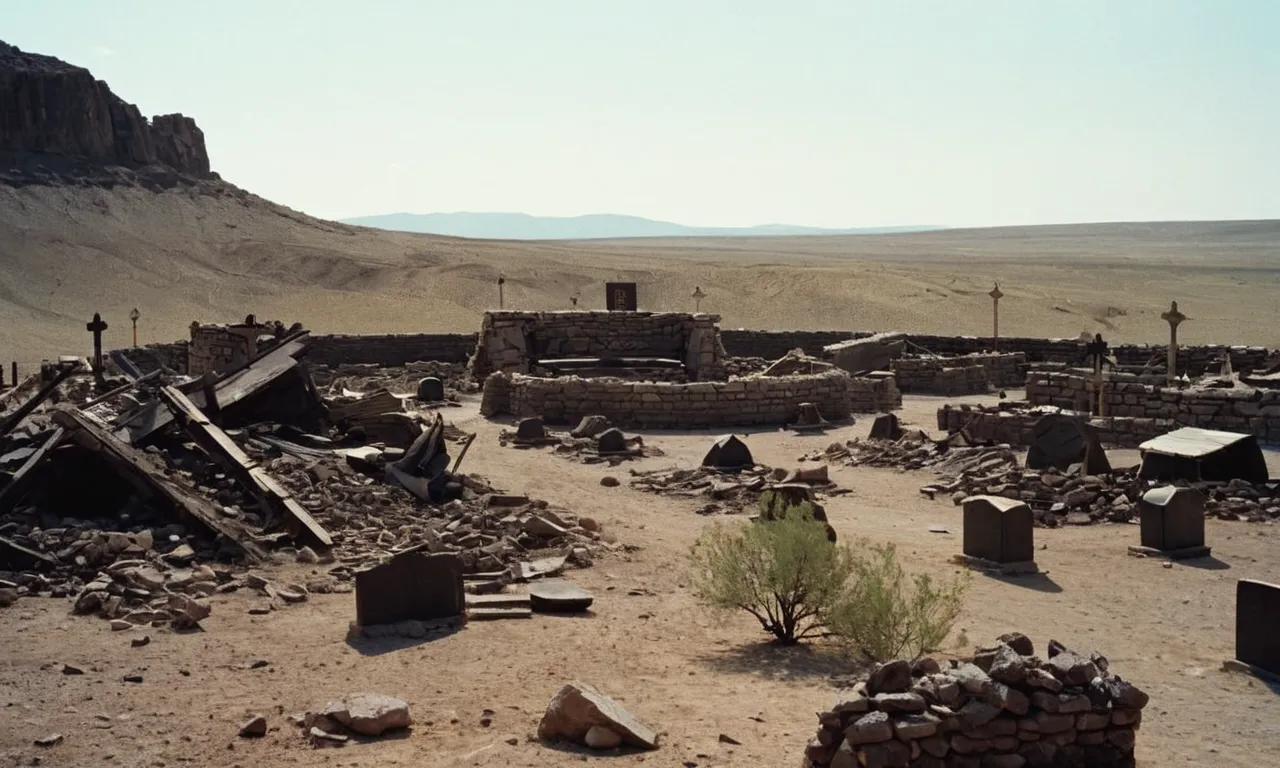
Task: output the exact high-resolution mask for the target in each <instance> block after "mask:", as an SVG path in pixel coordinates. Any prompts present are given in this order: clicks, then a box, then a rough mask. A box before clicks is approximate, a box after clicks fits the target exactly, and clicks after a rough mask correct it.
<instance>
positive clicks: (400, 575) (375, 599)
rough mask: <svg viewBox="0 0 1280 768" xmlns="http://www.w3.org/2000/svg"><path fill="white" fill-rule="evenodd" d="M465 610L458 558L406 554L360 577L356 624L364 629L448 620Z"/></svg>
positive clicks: (357, 582) (365, 571)
mask: <svg viewBox="0 0 1280 768" xmlns="http://www.w3.org/2000/svg"><path fill="white" fill-rule="evenodd" d="M465 610H466V593H465V592H464V591H463V586H462V560H461V559H459V558H458V556H457V555H452V554H438V555H429V554H425V553H422V552H405V553H402V554H399V555H396V556H395V557H393V558H391V560H389V561H388V562H386V563H383V564H382V565H378V566H374V567H373V568H369V569H368V570H364V571H358V572H357V573H356V623H357V624H359V625H360V626H362V627H368V626H373V625H377V624H395V623H397V622H401V621H409V620H417V621H430V620H432V619H445V618H449V617H451V616H458V615H461V614H462V613H463V612H464V611H465Z"/></svg>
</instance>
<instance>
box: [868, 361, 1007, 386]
mask: <svg viewBox="0 0 1280 768" xmlns="http://www.w3.org/2000/svg"><path fill="white" fill-rule="evenodd" d="M954 359H957V358H948V357H904V358H901V359H898V360H894V361H893V362H891V363H890V364H889V370H891V371H893V374H894V377H895V378H896V379H897V382H898V389H900V390H902V391H903V392H904V393H907V394H930V395H971V394H977V393H982V392H990V391H991V382H990V381H989V380H988V379H987V370H986V369H985V368H983V367H982V366H981V365H954V364H952V362H951V361H952V360H954ZM961 359H962V358H961Z"/></svg>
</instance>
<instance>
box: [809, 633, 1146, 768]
mask: <svg viewBox="0 0 1280 768" xmlns="http://www.w3.org/2000/svg"><path fill="white" fill-rule="evenodd" d="M1001 640H1003V641H1005V642H1001V643H1000V644H999V645H997V646H995V647H994V648H991V649H981V650H979V651H978V653H977V654H975V656H974V658H973V660H972V662H966V661H951V662H939V661H937V660H934V659H930V658H925V659H921V660H919V661H916V662H914V663H912V662H907V661H893V662H889V663H888V664H884V665H882V666H880V667H878V668H876V669H874V670H872V672H871V673H870V675H868V676H867V678H866V679H865V680H863V681H861V682H859V683H857V684H855V685H854V686H853V687H852V688H850V689H847V690H845V691H842V692H841V693H840V694H839V695H838V696H837V698H836V702H835V706H833V707H832V708H831V709H830V710H829V711H827V712H822V713H820V714H819V715H818V734H817V737H816V738H815V739H814V740H813V741H811V742H810V743H809V746H808V748H807V749H806V750H805V753H804V760H803V762H802V766H804V767H805V768H837V767H838V768H845V767H846V766H847V767H848V768H854V767H855V766H880V767H882V768H889V766H904V767H905V766H908V765H909V766H912V768H1020V767H1021V766H1062V767H1063V768H1066V767H1067V766H1081V767H1083V766H1088V767H1089V768H1132V766H1133V765H1134V745H1135V743H1136V733H1137V731H1138V729H1139V727H1140V725H1141V723H1142V710H1143V708H1145V707H1146V706H1147V704H1148V703H1149V700H1150V698H1149V697H1148V695H1147V694H1146V693H1145V692H1143V691H1142V690H1141V689H1139V688H1137V687H1136V686H1134V685H1132V684H1131V683H1129V682H1126V681H1125V680H1123V679H1122V678H1120V677H1119V676H1118V675H1115V674H1113V673H1112V672H1111V671H1110V664H1109V662H1108V661H1107V659H1106V658H1105V657H1103V656H1102V655H1101V654H1098V653H1092V654H1089V655H1088V656H1085V655H1082V654H1077V653H1074V652H1072V651H1070V650H1067V649H1066V648H1064V647H1062V645H1060V644H1058V643H1055V642H1053V641H1050V642H1049V647H1048V649H1047V654H1046V656H1045V657H1044V658H1041V657H1039V656H1036V655H1034V650H1035V648H1034V646H1033V645H1032V643H1031V641H1030V640H1029V639H1027V637H1026V636H1024V635H1018V634H1013V635H1005V636H1003V637H1002V638H1001Z"/></svg>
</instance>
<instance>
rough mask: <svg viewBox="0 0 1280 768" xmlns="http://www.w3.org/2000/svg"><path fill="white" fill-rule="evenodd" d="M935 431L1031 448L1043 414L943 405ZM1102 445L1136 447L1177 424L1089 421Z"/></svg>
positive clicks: (1127, 419)
mask: <svg viewBox="0 0 1280 768" xmlns="http://www.w3.org/2000/svg"><path fill="white" fill-rule="evenodd" d="M937 415H938V429H940V430H943V431H945V432H947V433H951V432H955V431H957V430H960V429H965V430H966V431H968V433H969V434H970V435H971V436H972V437H973V439H975V440H984V441H985V440H989V441H991V442H994V443H1008V444H1009V445H1031V442H1032V439H1033V438H1032V429H1033V428H1034V427H1035V424H1036V422H1037V421H1039V420H1040V417H1041V416H1042V415H1043V414H1040V413H1032V412H1027V411H1010V410H1000V408H999V406H972V405H959V406H955V405H950V404H948V405H944V406H942V407H941V408H939V409H938V414H937ZM1089 423H1090V424H1092V425H1093V426H1094V427H1095V428H1097V430H1098V439H1099V440H1101V441H1102V443H1103V444H1104V445H1110V446H1113V447H1117V448H1137V447H1138V446H1139V445H1140V444H1142V443H1144V442H1146V441H1147V440H1150V439H1151V438H1153V437H1159V436H1160V435H1163V434H1166V433H1168V432H1172V431H1173V430H1175V429H1177V428H1178V427H1180V426H1183V425H1181V424H1178V423H1177V422H1175V421H1172V420H1170V419H1147V418H1133V417H1130V416H1107V417H1106V418H1097V417H1095V418H1091V419H1089Z"/></svg>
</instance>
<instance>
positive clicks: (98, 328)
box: [84, 312, 107, 391]
mask: <svg viewBox="0 0 1280 768" xmlns="http://www.w3.org/2000/svg"><path fill="white" fill-rule="evenodd" d="M84 329H85V330H86V331H88V332H90V333H92V334H93V378H94V381H95V382H97V385H98V389H99V391H101V390H102V389H105V388H106V385H107V382H106V379H105V378H104V376H105V374H106V372H105V371H104V370H103V368H102V332H103V331H105V330H107V324H106V323H105V322H104V321H103V319H102V315H100V314H98V313H97V312H94V313H93V321H92V322H89V323H86V324H85V326H84Z"/></svg>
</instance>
